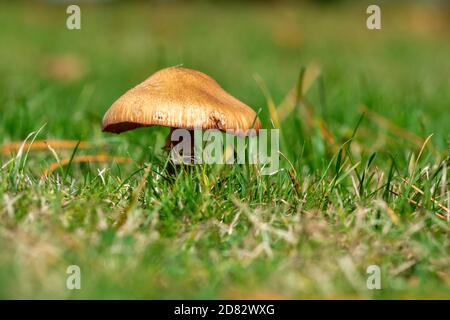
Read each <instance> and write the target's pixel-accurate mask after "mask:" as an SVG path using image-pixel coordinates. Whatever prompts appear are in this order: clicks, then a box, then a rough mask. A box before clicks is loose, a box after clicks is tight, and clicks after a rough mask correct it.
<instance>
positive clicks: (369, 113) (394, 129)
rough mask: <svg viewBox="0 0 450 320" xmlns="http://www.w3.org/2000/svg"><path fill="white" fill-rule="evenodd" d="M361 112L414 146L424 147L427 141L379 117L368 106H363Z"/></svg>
mask: <svg viewBox="0 0 450 320" xmlns="http://www.w3.org/2000/svg"><path fill="white" fill-rule="evenodd" d="M359 111H360V112H363V113H365V115H366V117H367V118H369V119H370V120H372V121H374V122H375V123H376V124H378V125H379V126H380V127H383V128H385V129H388V130H389V131H391V132H392V133H394V134H395V135H397V136H400V137H403V138H405V139H406V140H408V141H411V142H412V143H414V144H417V145H419V146H423V144H424V142H425V139H423V138H422V137H419V136H418V135H416V134H414V133H412V132H410V131H408V130H406V129H404V128H402V127H399V126H397V125H396V124H394V123H392V122H391V121H389V120H388V119H386V118H385V117H383V116H381V115H379V114H378V113H376V112H375V111H372V110H370V109H369V108H367V107H366V106H361V107H360V108H359Z"/></svg>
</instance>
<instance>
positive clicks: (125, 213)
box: [115, 166, 151, 228]
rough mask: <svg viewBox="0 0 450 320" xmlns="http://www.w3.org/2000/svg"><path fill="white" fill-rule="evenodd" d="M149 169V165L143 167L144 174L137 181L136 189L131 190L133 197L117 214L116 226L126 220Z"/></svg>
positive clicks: (119, 225) (121, 224) (143, 184)
mask: <svg viewBox="0 0 450 320" xmlns="http://www.w3.org/2000/svg"><path fill="white" fill-rule="evenodd" d="M150 170H151V166H148V167H146V168H145V171H144V175H143V176H142V178H141V180H140V181H139V184H138V186H137V187H136V189H135V190H134V192H133V197H132V198H131V201H130V203H129V204H128V206H127V207H126V208H125V209H124V210H123V211H122V212H121V213H120V214H119V217H118V218H117V221H116V224H115V226H116V228H120V227H121V226H123V225H124V224H125V222H126V221H127V218H128V214H129V213H130V211H131V210H132V209H133V208H134V206H135V205H136V202H137V201H138V198H139V195H140V194H141V192H142V190H143V189H144V187H145V184H146V183H147V178H148V175H149V173H150Z"/></svg>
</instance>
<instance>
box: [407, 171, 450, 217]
mask: <svg viewBox="0 0 450 320" xmlns="http://www.w3.org/2000/svg"><path fill="white" fill-rule="evenodd" d="M402 180H403V182H405V183H407V184H409V185H410V186H411V187H412V188H413V189H414V190H415V191H416V192H418V193H420V194H421V195H425V193H424V192H423V191H422V190H421V189H419V188H418V187H417V186H416V185H414V184H412V183H411V182H410V181H409V180H408V179H405V178H402ZM430 199H431V201H433V202H434V203H435V204H436V205H437V206H438V207H439V208H441V209H442V210H444V211H445V212H446V213H447V214H450V209H449V208H447V207H445V206H444V205H442V204H441V203H439V202H438V201H437V200H436V199H435V198H433V197H430Z"/></svg>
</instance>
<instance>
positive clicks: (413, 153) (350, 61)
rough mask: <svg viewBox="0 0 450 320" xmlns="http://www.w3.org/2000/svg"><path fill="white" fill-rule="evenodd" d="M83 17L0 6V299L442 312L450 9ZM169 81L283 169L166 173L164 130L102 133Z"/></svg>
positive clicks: (134, 11) (31, 6)
mask: <svg viewBox="0 0 450 320" xmlns="http://www.w3.org/2000/svg"><path fill="white" fill-rule="evenodd" d="M80 7H81V12H82V15H81V17H82V18H81V30H68V29H67V28H66V18H67V16H68V15H67V14H66V6H65V5H49V4H44V3H36V2H34V3H31V2H30V3H29V2H21V1H18V2H14V3H8V4H7V3H1V4H0V43H1V44H2V45H1V46H2V49H1V50H0V87H1V88H2V89H1V90H0V144H1V145H2V149H1V151H0V152H1V154H0V298H52V299H53V298H57V299H67V298H73V299H79V298H100V299H103V298H126V299H131V298H138V299H141V298H150V299H154V298H163V299H168V298H181V299H183V298H193V299H199V298H205V299H211V298H213V299H217V298H231V299H239V298H242V299H252V298H256V299H257V298H264V299H272V298H286V299H291V298H303V299H311V298H332V299H333V298H368V299H371V298H374V299H378V298H381V299H386V298H446V299H449V298H450V273H449V271H450V246H449V245H450V238H449V231H450V230H449V226H450V225H449V221H450V220H449V218H450V210H449V207H450V194H449V180H448V179H449V177H450V171H449V168H450V158H449V144H450V131H449V123H450V59H449V57H450V42H449V41H448V35H449V34H450V13H449V12H450V11H449V7H435V6H431V5H423V4H422V5H419V4H412V3H409V4H408V3H407V2H404V3H403V4H402V5H400V4H397V5H392V4H391V5H389V3H385V4H383V5H382V6H381V10H382V29H381V30H368V29H367V28H366V18H367V14H366V12H365V11H366V7H367V4H364V2H361V3H357V2H342V3H338V4H329V5H323V6H319V5H313V4H302V5H294V4H278V5H277V4H256V3H250V4H238V3H233V4H226V3H223V2H222V3H221V4H216V5H213V4H207V3H203V2H196V3H195V4H191V5H186V4H181V3H179V2H168V3H167V4H164V3H158V4H151V3H150V4H149V3H141V2H132V3H131V4H128V5H125V4H124V3H123V2H119V3H115V4H103V5H101V4H97V5H94V4H82V5H80ZM175 65H183V66H185V67H189V68H193V69H197V70H200V71H202V72H204V73H206V74H208V75H210V76H212V77H213V78H214V79H216V80H217V81H218V83H220V84H221V85H222V87H223V88H225V89H226V90H227V91H228V92H230V93H231V94H233V95H234V96H236V97H237V98H239V99H240V100H242V101H244V102H245V103H247V104H248V105H250V106H252V107H253V109H254V110H255V111H257V112H259V116H260V118H261V120H262V123H263V127H265V128H272V127H277V128H279V129H280V132H281V141H280V143H281V146H280V149H281V150H280V151H281V155H280V165H281V168H280V170H279V172H277V173H275V174H273V175H271V176H264V175H261V174H260V170H259V169H260V168H258V166H253V165H197V166H194V167H192V168H187V167H184V166H180V167H177V170H176V172H175V173H174V174H169V173H168V172H167V169H166V165H167V160H168V157H167V155H166V154H165V153H164V151H163V150H162V147H163V146H164V141H165V136H166V135H167V133H168V130H169V129H168V128H162V127H148V128H141V129H138V130H134V131H131V132H127V133H124V134H121V135H113V134H108V133H102V131H101V121H102V117H103V114H104V113H105V112H106V110H107V109H108V108H109V107H110V105H111V104H112V103H113V102H114V101H115V100H116V99H117V98H118V97H119V96H120V95H122V94H123V93H124V92H125V91H126V90H128V89H129V88H131V87H133V86H134V85H136V84H138V83H139V82H141V81H143V80H144V79H145V78H147V77H148V76H150V75H151V74H152V73H154V72H156V71H157V70H159V69H162V68H165V67H168V66H175ZM25 139H27V141H28V144H25V145H23V146H22V148H20V142H21V141H24V140H25ZM57 140H70V141H73V142H66V145H64V144H63V145H60V144H58V142H57ZM44 141H47V143H45V142H44ZM32 142H33V143H32ZM13 143H19V145H15V144H13ZM58 163H59V165H58ZM70 265H77V266H79V267H80V270H81V289H80V290H69V289H67V287H66V279H67V277H68V274H67V273H66V270H67V268H68V267H69V266H70ZM371 265H376V266H379V268H380V270H381V289H380V290H369V289H368V288H367V286H366V280H367V277H368V276H369V275H368V274H367V273H366V270H367V268H368V267H369V266H371Z"/></svg>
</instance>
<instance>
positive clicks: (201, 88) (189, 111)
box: [102, 67, 261, 150]
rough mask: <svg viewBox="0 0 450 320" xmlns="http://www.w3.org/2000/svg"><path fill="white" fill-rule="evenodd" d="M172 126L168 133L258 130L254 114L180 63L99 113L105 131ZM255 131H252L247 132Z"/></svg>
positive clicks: (248, 133)
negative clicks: (179, 129) (198, 130)
mask: <svg viewBox="0 0 450 320" xmlns="http://www.w3.org/2000/svg"><path fill="white" fill-rule="evenodd" d="M154 125H160V126H166V127H170V128H171V130H170V133H169V135H168V137H167V140H166V148H167V149H168V150H171V149H172V148H173V147H174V145H173V144H172V142H171V134H172V132H173V130H174V129H176V128H184V129H188V130H189V131H190V133H191V139H192V141H193V131H192V130H195V129H203V130H205V129H218V130H221V131H226V132H228V133H233V134H235V135H239V136H246V135H252V134H257V133H258V131H259V130H260V129H261V122H260V120H259V118H258V116H257V114H256V112H255V111H254V110H253V109H252V108H250V107H249V106H247V105H246V104H244V103H243V102H241V101H239V100H238V99H236V98H235V97H233V96H232V95H230V94H229V93H227V92H226V91H225V90H223V89H222V87H220V85H219V84H218V83H217V82H216V81H215V80H214V79H212V78H211V77H209V76H208V75H206V74H204V73H202V72H200V71H196V70H192V69H187V68H182V67H170V68H166V69H162V70H160V71H158V72H156V73H154V74H153V75H152V76H150V77H149V78H147V79H146V80H145V81H144V82H142V83H140V84H138V85H137V86H136V87H134V88H132V89H131V90H129V91H128V92H126V93H125V94H124V95H122V96H121V97H120V98H119V99H118V100H117V101H116V102H114V103H113V105H112V106H111V107H110V108H109V110H108V111H107V112H106V114H105V116H104V117H103V124H102V129H103V131H104V132H113V133H121V132H125V131H128V130H133V129H135V128H139V127H147V126H154ZM250 129H254V130H250Z"/></svg>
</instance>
